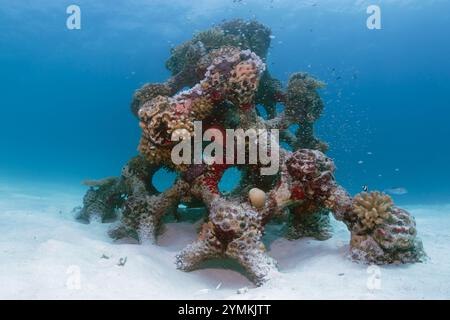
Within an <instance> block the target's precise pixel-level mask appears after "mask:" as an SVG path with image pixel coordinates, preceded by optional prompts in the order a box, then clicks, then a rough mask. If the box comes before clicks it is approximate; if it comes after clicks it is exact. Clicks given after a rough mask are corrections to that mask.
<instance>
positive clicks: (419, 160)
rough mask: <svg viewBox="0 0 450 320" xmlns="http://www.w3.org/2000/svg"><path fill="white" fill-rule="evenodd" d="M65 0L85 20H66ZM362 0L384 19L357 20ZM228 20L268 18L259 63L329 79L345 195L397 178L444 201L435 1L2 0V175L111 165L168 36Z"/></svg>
mask: <svg viewBox="0 0 450 320" xmlns="http://www.w3.org/2000/svg"><path fill="white" fill-rule="evenodd" d="M191 2H193V3H191ZM71 4H76V5H78V6H79V7H80V8H81V13H82V15H81V17H82V18H81V21H82V22H81V30H68V29H67V27H66V19H67V17H68V15H67V14H66V8H67V7H68V6H69V5H71ZM370 4H377V5H379V6H380V8H381V13H382V15H381V17H382V20H381V21H382V29H381V30H369V29H368V28H367V27H366V19H367V18H368V14H367V13H366V8H367V6H368V5H370ZM233 18H245V19H257V20H258V21H260V22H262V23H264V24H266V25H267V26H269V27H270V28H271V29H272V31H273V35H274V39H273V40H272V48H271V51H270V55H269V59H268V65H269V67H270V69H271V72H272V73H273V75H274V76H276V77H277V78H279V79H281V80H283V81H284V83H285V82H286V81H287V79H288V77H289V74H290V73H293V72H297V71H306V72H308V73H310V74H311V75H313V76H315V77H317V78H319V79H321V80H323V81H325V82H326V83H327V87H326V88H325V89H323V90H322V92H321V94H322V97H323V99H324V101H325V105H326V107H325V112H324V115H323V117H322V118H321V120H320V121H319V123H318V124H317V130H318V134H319V136H320V137H321V139H323V140H325V141H327V142H328V143H329V144H330V147H331V148H330V152H329V155H330V156H331V157H332V158H333V159H334V160H335V162H336V165H337V167H338V171H337V179H338V180H339V182H340V183H341V184H342V185H344V186H345V187H346V188H347V189H348V190H349V191H350V192H352V193H356V192H359V191H361V186H363V185H367V186H369V188H370V189H380V190H384V189H388V188H392V187H402V188H406V189H407V190H408V193H407V194H405V195H401V196H394V197H395V200H396V201H397V202H399V203H408V204H410V203H444V202H445V203H448V202H449V200H450V183H449V181H450V170H449V168H448V166H449V163H450V149H449V146H450V143H449V142H448V139H449V137H450V126H449V124H448V122H449V120H450V94H449V93H450V60H449V57H450V41H449V38H448V33H449V31H450V27H449V26H450V3H449V2H448V1H445V0H442V1H438V0H435V1H431V0H430V1H418V0H411V1H409V0H402V1H349V0H324V1H320V0H316V1H315V0H308V1H300V0H247V1H246V0H242V1H236V0H235V1H232V0H198V1H183V0H174V1H163V0H133V1H114V2H113V1H106V0H96V1H95V2H94V1H87V0H71V1H66V0H61V1H52V0H43V1H39V2H38V1H31V0H21V1H12V0H0V30H1V32H0V70H1V73H0V75H1V77H0V112H1V113H0V152H1V156H0V179H1V180H2V182H4V183H6V184H14V183H15V182H16V181H27V182H28V183H30V184H32V183H39V182H47V183H52V182H55V183H64V184H67V185H70V184H72V185H77V186H78V185H79V182H80V181H81V180H83V179H86V178H101V177H103V176H110V175H118V174H119V172H120V168H121V167H122V166H123V164H124V163H126V161H127V160H128V159H129V158H130V157H131V156H133V155H135V154H136V153H137V151H136V147H137V144H138V140H139V135H140V129H139V126H138V124H137V121H136V119H135V118H134V117H133V115H132V114H131V113H130V111H129V104H130V100H131V96H132V94H133V92H134V90H136V89H137V88H139V87H140V86H141V85H142V84H144V83H146V82H160V81H164V80H165V79H166V78H167V77H168V76H169V73H168V71H167V70H166V69H165V67H164V62H165V60H166V59H167V58H168V57H169V54H170V53H169V50H170V48H171V47H173V46H174V45H177V44H179V43H181V42H183V41H186V40H188V39H189V38H190V37H191V36H192V34H193V33H194V32H196V31H199V30H203V29H207V28H209V27H211V26H212V25H213V24H217V23H220V22H221V21H223V20H229V19H233ZM161 177H162V178H161V179H163V178H164V176H161ZM231 180H232V178H231Z"/></svg>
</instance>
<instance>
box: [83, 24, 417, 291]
mask: <svg viewBox="0 0 450 320" xmlns="http://www.w3.org/2000/svg"><path fill="white" fill-rule="evenodd" d="M270 36H271V31H270V30H269V29H268V28H267V27H265V26H263V25H261V24H260V23H258V22H255V21H250V22H246V21H242V20H234V21H230V22H226V23H223V24H221V25H219V26H216V27H214V28H212V29H210V30H207V31H204V32H201V33H198V34H196V35H195V36H194V37H193V39H192V40H190V41H188V42H186V43H184V44H182V45H180V46H178V47H175V48H174V49H173V50H172V55H171V57H170V58H169V60H168V61H167V62H166V66H167V68H168V69H169V70H170V72H171V73H172V77H171V78H170V79H169V80H167V81H166V82H165V83H160V84H147V85H145V86H143V87H142V88H141V89H139V90H137V91H136V93H135V94H134V97H133V101H132V104H131V110H132V112H133V113H134V114H135V115H136V117H138V118H139V121H140V127H141V128H142V137H141V141H140V144H139V151H140V155H138V156H136V157H135V158H133V159H131V160H130V161H129V162H128V163H127V164H126V165H125V167H124V168H123V170H122V174H121V176H119V177H111V178H106V179H103V180H100V181H89V182H87V183H86V184H87V185H88V186H89V187H90V189H89V190H88V191H87V193H86V195H85V197H84V203H83V207H82V208H81V209H80V212H79V214H78V218H79V219H81V220H85V221H89V220H90V219H91V217H92V216H100V217H101V219H102V220H103V221H105V222H107V221H108V222H109V221H114V220H116V223H115V224H114V227H113V228H111V230H110V236H111V237H112V238H114V239H119V238H124V237H134V238H135V239H137V240H138V241H141V242H142V241H148V240H150V241H152V242H155V239H156V236H157V234H158V230H159V229H160V227H161V225H162V221H163V217H164V216H165V215H168V214H171V213H172V214H173V213H175V214H178V215H179V214H180V212H179V210H177V209H178V207H179V205H180V204H183V205H185V206H187V207H188V208H198V207H203V208H205V211H204V212H205V215H204V218H203V219H204V223H203V225H202V227H201V230H200V231H199V235H198V239H197V240H196V241H195V242H194V243H192V244H189V245H188V246H187V247H186V248H185V249H184V250H182V252H181V253H179V254H178V255H177V257H176V265H177V267H178V268H179V269H181V270H185V271H189V270H193V269H195V268H198V267H199V266H200V264H201V263H202V262H203V261H205V260H207V259H210V258H222V257H226V258H232V259H235V260H236V261H237V262H238V263H239V264H240V265H241V266H242V267H243V268H244V269H245V271H246V273H247V275H248V276H249V278H251V279H252V281H253V282H254V283H255V284H256V285H261V284H263V283H264V282H266V281H267V280H269V279H270V276H271V274H273V272H274V271H277V263H276V261H275V260H274V259H272V258H271V257H269V255H268V254H267V253H266V248H265V245H264V243H263V236H264V229H265V225H266V224H267V223H268V222H273V223H285V224H286V225H287V227H286V228H285V230H286V236H287V237H289V238H291V239H295V238H300V237H314V238H316V239H320V240H324V239H327V238H329V237H330V232H331V231H330V225H329V214H330V213H331V214H333V216H334V217H335V219H337V220H339V221H342V222H343V223H345V224H346V226H347V227H348V229H349V231H350V233H351V240H350V256H351V257H352V258H353V259H354V260H357V261H361V262H365V263H376V264H386V263H410V262H417V261H421V259H422V258H423V257H424V255H425V254H424V251H423V249H422V244H421V241H420V240H419V239H418V238H417V237H416V228H415V222H414V218H413V217H412V216H411V215H410V214H409V213H408V212H406V211H405V210H403V209H400V208H397V207H396V206H395V205H394V204H393V202H392V200H391V198H390V197H389V196H387V195H385V194H383V193H379V192H371V193H366V192H363V193H360V194H358V195H356V196H355V197H353V198H352V197H351V196H350V195H349V194H348V193H347V192H346V191H345V190H344V189H343V188H342V187H341V186H339V185H338V184H337V183H336V181H335V178H334V171H335V167H334V164H333V161H332V160H331V159H330V158H328V157H327V156H326V155H325V154H324V152H326V151H327V149H328V146H327V144H326V143H324V142H322V141H320V140H319V139H317V138H316V137H315V135H314V130H313V127H314V123H315V121H316V120H317V119H318V118H319V117H320V115H321V113H322V110H323V103H322V100H321V98H320V96H319V94H318V89H320V88H322V87H323V83H321V82H319V81H317V80H315V79H314V78H312V77H311V76H309V75H307V74H305V73H295V74H293V75H292V76H291V77H290V79H289V82H288V85H287V88H286V89H283V88H282V86H281V83H280V81H278V80H277V79H274V78H273V77H272V76H271V74H270V72H269V70H268V69H267V66H266V65H265V60H266V56H267V53H268V49H269V46H270V40H271V37H270ZM186 87H188V88H190V89H189V90H185V91H181V92H180V90H182V89H183V88H186ZM277 104H282V105H284V111H283V112H281V113H280V112H277V108H276V106H277ZM257 105H259V106H261V108H264V110H265V113H266V114H267V116H264V117H263V116H262V115H261V114H260V113H259V111H258V108H256V106H257ZM194 121H202V124H203V129H204V130H206V129H208V128H217V129H219V130H224V129H225V128H235V129H237V128H242V129H244V130H246V129H249V128H257V129H279V132H280V139H281V141H282V142H284V143H285V144H286V145H288V146H289V148H280V170H279V172H278V174H277V175H272V176H263V175H260V170H259V169H260V168H261V166H262V164H260V163H257V164H253V165H236V167H237V168H238V169H239V170H240V172H241V181H240V183H239V186H238V187H236V188H235V189H234V190H233V191H232V192H230V193H229V194H222V193H221V192H220V191H219V188H218V184H219V181H220V180H221V178H222V175H223V173H224V171H225V170H226V169H228V168H229V167H230V165H227V164H213V165H206V164H192V165H185V164H182V165H176V164H174V163H173V162H172V160H171V150H172V148H173V146H174V142H173V141H172V140H171V136H172V133H173V132H174V131H175V130H176V129H185V130H186V132H188V133H189V134H193V124H194ZM294 124H295V125H298V129H297V131H296V132H295V133H294V132H293V131H292V130H289V129H288V128H289V127H290V126H291V125H294ZM287 149H289V150H287ZM162 167H163V168H167V169H170V170H173V171H175V172H177V180H176V181H175V183H174V184H173V186H172V187H171V188H170V189H168V190H166V191H165V192H162V193H159V192H157V190H156V189H155V188H154V186H152V184H151V181H152V176H153V174H154V173H155V172H156V171H157V170H159V169H160V168H162ZM177 211H178V212H177ZM182 214H189V210H184V211H183V212H182ZM275 218H276V219H275Z"/></svg>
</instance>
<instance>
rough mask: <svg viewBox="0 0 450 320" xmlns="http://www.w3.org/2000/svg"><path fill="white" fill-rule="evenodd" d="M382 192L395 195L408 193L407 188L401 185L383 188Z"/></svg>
mask: <svg viewBox="0 0 450 320" xmlns="http://www.w3.org/2000/svg"><path fill="white" fill-rule="evenodd" d="M384 192H386V193H389V194H391V195H395V196H401V195H404V194H407V193H408V190H406V189H405V188H402V187H395V188H389V189H386V190H384Z"/></svg>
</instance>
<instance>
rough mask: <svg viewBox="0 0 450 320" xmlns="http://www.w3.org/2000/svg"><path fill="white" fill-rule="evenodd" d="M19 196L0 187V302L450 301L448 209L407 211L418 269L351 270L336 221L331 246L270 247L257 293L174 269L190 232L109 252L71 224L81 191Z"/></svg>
mask: <svg viewBox="0 0 450 320" xmlns="http://www.w3.org/2000/svg"><path fill="white" fill-rule="evenodd" d="M24 190H25V189H23V188H22V189H21V188H13V187H11V186H6V185H3V186H2V185H0V298H1V299H450V205H442V206H410V207H408V206H407V207H406V209H408V210H409V211H410V212H411V213H412V214H413V215H414V216H415V217H416V221H417V225H418V230H419V236H420V237H421V239H422V240H423V243H424V247H425V250H426V252H427V254H428V259H427V261H426V262H425V263H418V264H413V265H402V266H382V267H380V268H379V269H377V267H372V268H368V267H367V266H366V265H362V264H357V263H354V262H351V261H350V260H349V259H348V258H347V251H348V239H349V234H348V231H347V230H346V229H345V226H344V225H343V224H340V223H338V222H336V221H334V222H333V224H334V236H333V238H331V239H330V240H327V241H316V240H312V239H301V240H297V241H288V240H285V239H282V238H279V239H276V240H274V241H273V242H271V244H270V248H269V254H270V255H271V256H272V257H274V258H275V259H276V260H277V261H278V263H279V269H280V274H278V275H276V276H275V277H274V279H273V280H272V281H270V282H269V283H267V284H266V285H264V286H262V287H259V288H257V287H255V286H254V285H253V284H252V283H251V282H249V281H248V280H247V279H246V278H245V276H243V275H241V274H240V273H239V272H237V271H234V270H231V269H222V268H219V267H216V266H214V267H209V268H205V269H202V270H197V271H194V272H190V273H185V272H182V271H178V270H177V269H176V268H175V264H174V260H175V259H174V257H175V255H176V254H177V253H178V252H179V251H180V250H181V249H182V248H183V247H184V246H185V245H187V244H189V243H190V242H191V241H193V240H194V239H195V238H196V227H197V225H194V224H190V223H172V224H168V225H167V227H166V230H165V232H164V234H163V235H162V236H161V237H160V238H159V240H158V245H157V246H154V245H138V244H133V243H115V242H113V241H112V240H111V239H109V238H108V236H107V234H106V232H107V229H108V227H109V225H107V224H100V223H97V222H95V223H91V224H90V225H85V224H81V223H78V222H76V221H75V220H74V219H73V214H72V213H71V210H72V208H73V207H75V206H78V205H80V204H81V199H82V193H81V191H80V190H76V191H73V192H72V191H70V190H68V189H66V188H64V187H58V188H56V189H55V188H50V187H48V188H47V187H44V186H43V187H37V188H34V189H31V190H29V188H27V190H26V192H25V191H24ZM55 190H57V191H55ZM125 257H126V263H125V264H124V265H123V266H120V265H118V264H119V261H120V259H121V258H125ZM240 289H242V290H240ZM247 289H248V290H247ZM238 291H239V293H238Z"/></svg>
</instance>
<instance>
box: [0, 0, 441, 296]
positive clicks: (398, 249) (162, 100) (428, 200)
mask: <svg viewBox="0 0 450 320" xmlns="http://www.w3.org/2000/svg"><path fill="white" fill-rule="evenodd" d="M74 8H75V9H74ZM374 8H375V9H374ZM73 10H75V11H73ZM77 10H79V12H78V11H77ZM373 10H375V11H373ZM377 10H379V11H377ZM74 13H79V15H78V16H76V19H79V21H78V20H77V21H75V20H71V19H72V17H73V14H74ZM374 13H378V14H379V15H378V16H376V19H379V21H378V20H376V21H375V22H374V20H371V17H372V15H373V14H374ZM71 23H72V27H71ZM74 23H75V25H76V23H79V24H78V25H76V26H75V27H74ZM371 23H372V27H370V24H371ZM373 23H375V25H376V26H375V27H374V25H373ZM449 26H450V3H449V2H448V1H444V0H430V1H418V0H401V1H393V0H385V1H365V0H362V1H350V0H343V1H338V0H323V1H321V0H305V1H300V0H299V1H296V0H242V1H236V0H234V1H232V0H198V1H182V0H174V1H163V0H133V1H115V2H113V3H112V2H110V1H105V0H97V1H95V2H93V1H87V0H76V1H66V0H64V1H52V0H44V1H39V3H38V2H35V1H28V0H24V1H11V0H0V30H1V33H0V48H1V50H0V67H1V70H2V72H1V77H0V92H1V102H0V112H1V116H0V121H1V122H0V148H1V150H2V152H1V157H0V219H1V220H2V221H3V222H4V223H3V226H2V225H1V224H0V234H1V235H0V248H1V249H3V250H4V251H5V252H7V254H8V253H9V255H10V256H9V259H7V260H6V262H5V263H4V265H3V266H1V265H0V270H3V271H4V272H2V273H3V274H4V275H3V276H2V275H0V278H1V280H2V281H4V283H5V285H4V286H3V287H4V289H3V290H2V289H0V297H1V298H7V299H8V298H75V299H77V298H82V297H83V298H94V299H95V298H118V297H120V298H136V297H138V298H141V297H146V298H155V299H160V298H175V299H183V298H186V297H190V298H192V296H191V295H194V298H200V299H202V298H229V297H233V296H234V295H235V294H245V295H247V297H248V298H256V299H257V298H264V297H267V296H269V297H271V298H274V299H278V298H279V299H298V298H358V299H359V298H365V299H366V298H369V299H370V298H387V299H390V298H419V299H423V298H425V299H426V298H439V299H442V298H444V299H448V298H450V285H449V283H450V274H448V270H449V268H450V257H449V256H448V254H446V252H448V250H449V249H450V236H449V231H448V230H449V229H448V228H449V227H450V183H449V181H450V170H449V168H448V165H449V163H450V148H449V146H450V144H449V141H448V139H449V137H450V126H449V125H448V121H449V120H450V95H449V92H450V61H449V58H448V57H449V56H450V41H449V40H448V37H447V34H448V32H449V31H450V27H449ZM230 110H231V111H230ZM272 118H275V120H277V121H270V120H271V119H272ZM167 119H170V120H167ZM236 119H237V120H236ZM199 120H201V121H203V123H204V129H206V128H213V129H215V130H216V131H219V132H224V130H225V128H237V127H239V128H242V127H243V128H244V129H248V128H254V127H257V126H258V125H259V126H261V125H263V126H264V128H266V129H273V128H276V129H280V132H282V133H281V139H280V140H281V141H282V143H281V148H282V150H281V152H280V163H281V164H282V165H281V167H280V176H278V175H277V176H274V178H273V179H272V180H271V178H264V177H261V176H259V170H260V167H261V166H260V165H259V166H258V165H257V166H254V167H251V166H250V167H247V166H244V167H241V168H238V167H234V166H226V165H214V166H212V169H208V168H207V167H208V166H207V165H192V166H184V165H175V164H173V163H172V162H171V161H170V149H169V147H168V145H169V144H170V138H168V136H166V135H167V134H168V133H171V132H172V131H171V130H175V129H180V128H182V129H184V130H186V131H187V132H188V134H189V135H190V134H192V132H193V131H194V129H193V128H194V121H199ZM272 120H273V119H272ZM286 129H287V130H286ZM283 131H284V133H283ZM305 132H306V133H305ZM170 146H172V145H170ZM285 149H286V150H285ZM291 151H292V152H293V153H291ZM130 159H131V160H130ZM160 168H163V169H162V170H159V169H160ZM277 174H278V173H277ZM105 177H106V178H105ZM280 177H282V178H280ZM269 180H270V181H269ZM81 182H84V183H83V184H82V183H81ZM86 192H87V193H86ZM161 192H162V193H161ZM286 193H287V194H288V195H286ZM73 208H75V209H73ZM404 209H406V210H404ZM168 211H175V212H176V213H175V215H174V216H173V217H172V216H170V217H165V215H166V213H167V212H168ZM286 212H288V213H286ZM305 212H306V213H308V214H309V213H311V215H310V216H311V217H313V218H305V217H304V215H305ZM329 212H331V215H329ZM94 215H95V216H97V218H98V216H99V217H100V220H101V221H94V220H95V219H94V217H93V216H94ZM1 216H4V217H3V218H1ZM414 217H415V219H414ZM280 221H282V222H280ZM89 222H91V223H89ZM102 222H103V223H102ZM197 233H199V236H197ZM112 239H114V240H116V241H113V240H112ZM124 239H128V240H124ZM130 239H133V240H130ZM287 239H288V240H287ZM311 239H312V240H311ZM133 241H134V242H133ZM117 242H119V244H117ZM137 243H141V244H142V245H141V246H139V245H137ZM76 244H77V245H76ZM266 251H267V254H266ZM62 252H64V253H62ZM203 258H205V260H206V259H209V258H214V259H219V261H218V262H217V261H216V262H213V263H211V264H208V263H206V264H205V265H201V267H200V268H198V265H199V264H200V262H202V263H203ZM222 258H226V259H231V260H233V261H234V262H235V264H232V263H231V266H230V265H229V264H230V262H222V261H221V260H220V259H222ZM351 260H356V261H359V262H364V263H368V264H376V265H382V266H381V278H382V280H383V282H382V286H381V287H380V288H368V287H367V286H366V278H367V274H368V273H370V272H369V271H367V272H366V268H367V265H364V264H357V263H353V262H352V261H351ZM24 261H35V264H33V263H31V262H30V263H23V262H24ZM227 261H228V260H227ZM174 262H176V264H174ZM2 263H3V262H2ZM392 263H393V264H401V263H405V265H401V266H390V265H389V264H392ZM19 264H20V265H21V266H20V267H19V268H16V267H17V265H19ZM386 265H388V266H386ZM74 266H75V269H73V267H74ZM68 268H69V269H68ZM70 268H72V269H70ZM76 268H79V269H80V270H81V271H80V272H81V273H82V274H83V275H86V277H85V278H83V279H86V280H83V281H84V282H82V283H81V284H80V285H79V288H78V287H77V288H76V290H72V289H70V288H69V289H68V288H67V270H78V269H76ZM99 268H101V269H102V270H103V273H102V274H99V272H98V269H99ZM148 268H152V269H153V270H154V271H155V270H156V272H155V273H156V274H159V276H152V277H150V278H147V275H148V274H147V273H146V272H147V271H146V270H147V269H148ZM177 269H180V270H183V271H193V272H192V273H185V272H182V271H180V270H177ZM377 270H378V269H377ZM150 272H151V271H150ZM19 273H20V274H19ZM69 273H70V272H69ZM6 274H12V276H10V277H7V276H6ZM52 274H53V275H55V276H54V277H52V276H51V275H52ZM418 275H420V276H418ZM415 277H419V278H420V279H415ZM50 278H51V280H49V279H50ZM111 279H112V280H111ZM272 279H275V280H272ZM352 279H353V280H354V279H358V281H359V282H358V281H356V282H355V283H361V285H359V284H354V285H350V284H349V283H353V282H351V281H352ZM105 281H107V282H108V284H107V285H106V286H103V287H102V288H101V289H100V288H99V286H100V283H103V282H105ZM286 282H289V283H290V284H289V285H287V284H286ZM180 283H185V284H186V285H185V286H183V288H180V287H179V286H180ZM219 283H220V285H218V284H219ZM268 283H269V284H270V285H268ZM124 284H126V285H127V286H130V288H131V289H130V292H129V293H126V294H124V293H123V292H120V291H119V290H118V289H117V288H119V287H120V286H123V285H124ZM242 287H245V288H246V289H245V290H243V291H242V290H241V289H242ZM247 287H249V288H250V289H248V288H247ZM288 287H289V288H288ZM291 287H292V288H291ZM157 288H159V289H157ZM160 288H165V289H160ZM205 288H206V289H205ZM323 288H327V290H325V291H326V292H324V290H323ZM343 288H344V289H343ZM236 290H237V291H236Z"/></svg>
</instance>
